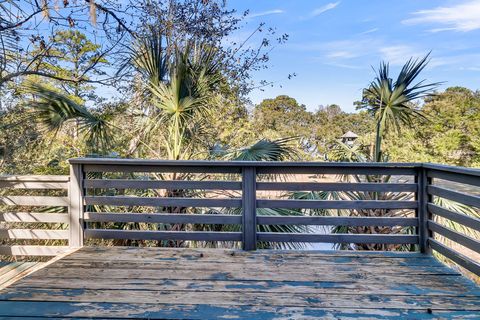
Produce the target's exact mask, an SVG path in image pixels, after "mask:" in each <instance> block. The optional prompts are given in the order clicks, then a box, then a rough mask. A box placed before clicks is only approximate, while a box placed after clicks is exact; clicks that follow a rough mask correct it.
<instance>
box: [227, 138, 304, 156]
mask: <svg viewBox="0 0 480 320" xmlns="http://www.w3.org/2000/svg"><path fill="white" fill-rule="evenodd" d="M293 139H294V138H283V139H277V140H267V139H261V140H259V141H257V142H256V143H254V144H253V145H251V146H248V147H245V148H240V149H236V150H230V151H227V152H226V153H225V155H224V156H223V158H224V159H228V160H239V161H285V160H288V159H293V158H295V150H294V149H293V148H292V147H291V146H290V143H291V142H292V140H293Z"/></svg>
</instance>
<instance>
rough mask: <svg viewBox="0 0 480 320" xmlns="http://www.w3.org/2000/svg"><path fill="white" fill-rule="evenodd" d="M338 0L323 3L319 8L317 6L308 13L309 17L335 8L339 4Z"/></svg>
mask: <svg viewBox="0 0 480 320" xmlns="http://www.w3.org/2000/svg"><path fill="white" fill-rule="evenodd" d="M340 2H341V1H337V2H330V3H327V4H326V5H324V6H322V7H320V8H317V9H315V10H313V12H312V13H311V14H310V17H316V16H319V15H321V14H322V13H324V12H327V11H328V10H332V9H335V8H336V7H337V6H338V5H339V4H340Z"/></svg>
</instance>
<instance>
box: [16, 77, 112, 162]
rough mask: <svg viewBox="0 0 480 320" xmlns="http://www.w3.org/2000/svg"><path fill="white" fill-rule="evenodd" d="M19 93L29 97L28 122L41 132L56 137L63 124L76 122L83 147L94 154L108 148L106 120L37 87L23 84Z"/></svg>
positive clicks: (70, 100)
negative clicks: (31, 96) (23, 92)
mask: <svg viewBox="0 0 480 320" xmlns="http://www.w3.org/2000/svg"><path fill="white" fill-rule="evenodd" d="M23 90H24V91H25V92H26V93H29V94H32V95H33V97H34V98H33V99H30V100H29V101H28V102H27V107H28V108H29V109H30V111H31V114H32V117H31V118H32V119H34V120H35V121H37V122H38V123H39V124H40V125H41V126H42V127H43V129H44V130H45V131H48V132H54V133H57V132H58V131H59V130H60V129H61V128H62V127H63V126H64V125H65V124H67V123H69V122H71V121H76V122H77V124H78V129H79V132H81V133H84V134H85V137H86V142H87V144H88V145H89V146H90V147H91V148H92V149H93V150H94V151H95V152H99V151H101V150H105V149H106V148H107V147H108V146H109V145H110V143H111V138H112V135H111V128H110V125H109V123H108V118H107V117H106V116H104V115H100V114H96V113H93V112H91V111H89V110H88V109H87V108H86V107H85V106H82V105H80V104H78V103H77V102H75V101H74V100H72V99H71V98H69V97H68V96H66V95H64V94H62V93H59V92H57V91H55V90H52V89H50V88H47V87H45V86H42V85H39V84H35V83H27V84H26V85H25V86H24V88H23Z"/></svg>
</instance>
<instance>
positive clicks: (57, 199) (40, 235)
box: [0, 175, 71, 256]
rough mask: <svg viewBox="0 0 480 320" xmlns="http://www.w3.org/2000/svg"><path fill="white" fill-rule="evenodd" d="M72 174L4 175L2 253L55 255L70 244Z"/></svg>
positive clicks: (1, 187)
mask: <svg viewBox="0 0 480 320" xmlns="http://www.w3.org/2000/svg"><path fill="white" fill-rule="evenodd" d="M69 180H70V178H69V177H68V176H33V175H31V176H0V192H1V193H0V208H3V209H2V210H1V211H0V224H2V225H3V226H2V228H0V241H1V242H0V255H15V256H30V255H33V256H54V255H57V254H59V253H62V252H64V251H65V250H67V249H68V248H69V246H68V239H69V238H70V233H69V231H68V225H69V223H70V218H71V216H70V215H69V208H70V206H69V199H68V196H67V193H68V183H69Z"/></svg>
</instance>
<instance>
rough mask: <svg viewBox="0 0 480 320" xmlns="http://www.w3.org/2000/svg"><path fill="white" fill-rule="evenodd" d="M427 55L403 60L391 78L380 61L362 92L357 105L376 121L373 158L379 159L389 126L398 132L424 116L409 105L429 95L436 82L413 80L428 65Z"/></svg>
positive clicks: (388, 70)
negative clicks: (395, 76) (375, 72)
mask: <svg viewBox="0 0 480 320" xmlns="http://www.w3.org/2000/svg"><path fill="white" fill-rule="evenodd" d="M428 56H429V55H426V56H425V57H423V58H422V59H415V60H414V59H413V58H411V59H410V60H408V61H407V63H405V65H404V66H403V67H402V70H401V71H400V73H399V74H398V77H397V79H396V80H395V81H393V79H392V78H391V77H390V68H389V65H388V63H385V62H382V63H381V64H380V68H379V69H378V71H377V76H376V77H375V80H374V81H372V83H371V84H370V86H369V87H368V88H366V89H364V91H363V98H362V103H361V105H360V107H361V108H364V109H366V110H367V111H368V112H369V113H370V114H371V115H372V116H373V117H374V118H375V122H376V138H375V158H374V160H375V161H381V159H382V149H381V144H382V140H383V138H384V137H385V135H386V133H387V132H388V131H389V129H392V128H393V129H396V131H397V132H398V133H400V128H401V127H402V126H407V127H412V125H413V122H414V121H418V120H419V119H425V116H424V115H423V113H422V112H421V111H420V110H418V109H417V108H415V106H414V105H413V104H412V102H414V101H415V100H417V99H421V98H425V97H429V96H430V95H431V92H432V90H433V89H435V88H436V87H437V86H438V85H439V83H428V84H425V80H422V81H420V82H417V83H414V81H415V79H416V78H417V77H418V75H419V74H420V72H422V71H423V69H425V67H426V66H427V64H428Z"/></svg>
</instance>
